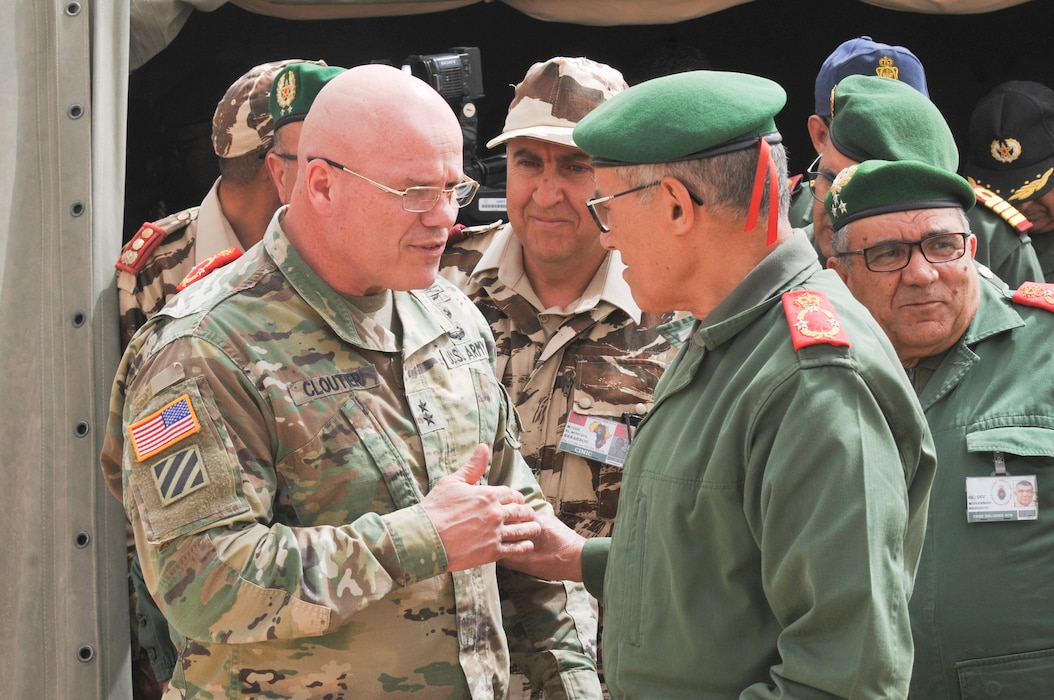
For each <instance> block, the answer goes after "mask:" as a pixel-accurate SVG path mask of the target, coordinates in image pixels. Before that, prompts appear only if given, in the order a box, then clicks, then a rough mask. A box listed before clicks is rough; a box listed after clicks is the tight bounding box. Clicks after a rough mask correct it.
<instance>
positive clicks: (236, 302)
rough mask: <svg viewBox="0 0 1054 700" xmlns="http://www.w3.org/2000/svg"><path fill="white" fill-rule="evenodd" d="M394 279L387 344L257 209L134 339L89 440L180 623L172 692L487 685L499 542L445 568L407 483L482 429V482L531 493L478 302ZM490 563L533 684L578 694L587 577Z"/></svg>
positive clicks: (584, 673) (344, 692) (414, 486)
mask: <svg viewBox="0 0 1054 700" xmlns="http://www.w3.org/2000/svg"><path fill="white" fill-rule="evenodd" d="M277 221H278V217H277V216H276V219H275V222H277ZM393 296H394V309H395V313H396V315H397V317H398V319H399V321H400V322H401V325H402V343H401V348H402V351H401V352H400V343H399V341H398V339H397V338H396V336H395V335H394V334H393V333H392V332H391V331H389V330H387V329H386V328H383V327H381V326H379V325H378V324H376V323H374V322H372V321H371V320H369V319H368V317H366V316H364V315H363V313H362V312H361V311H359V310H358V309H357V308H355V307H354V306H353V305H351V304H350V303H349V302H348V301H347V300H345V299H344V298H343V297H342V296H341V295H340V294H338V293H336V292H334V291H333V290H332V289H331V288H329V287H328V286H326V285H325V284H324V283H322V282H321V281H320V280H319V279H318V277H317V276H316V275H315V274H314V273H313V272H312V271H311V270H310V269H309V268H308V267H307V265H306V264H305V263H304V262H303V260H302V259H301V258H300V256H299V255H298V254H297V253H296V251H295V250H294V249H293V248H292V247H291V246H290V245H289V243H288V241H287V239H286V238H285V235H284V233H283V232H282V231H281V228H280V226H279V225H277V223H272V229H271V231H270V232H269V233H268V235H267V236H266V237H265V239H264V242H263V244H262V245H260V246H256V247H254V248H253V249H251V250H250V251H249V252H248V253H247V254H246V255H244V256H242V258H241V259H239V260H238V261H236V262H234V263H232V264H230V265H228V266H227V267H225V268H223V269H222V270H220V271H218V272H215V273H213V275H212V276H211V277H210V278H209V279H207V280H205V281H203V282H199V283H197V284H196V285H194V286H192V287H190V288H189V289H188V290H187V291H186V292H185V293H183V294H182V295H180V296H179V297H178V298H177V299H176V300H175V301H174V302H173V304H171V305H170V306H169V307H168V308H166V309H165V310H164V311H162V312H161V313H160V314H158V315H157V316H155V317H154V319H152V320H151V321H150V322H148V324H147V325H146V326H145V327H144V328H143V329H142V331H141V332H140V333H139V334H138V335H137V336H136V338H135V339H134V340H133V341H132V343H131V345H130V346H129V348H128V351H127V352H126V354H125V356H124V359H123V361H122V364H121V368H120V370H119V373H118V379H117V382H116V384H115V390H114V394H113V399H112V403H111V415H110V422H109V425H108V434H107V439H106V444H105V446H104V452H103V464H104V470H105V471H106V473H107V476H108V477H109V479H110V485H111V488H112V489H113V490H115V491H117V492H118V493H120V494H122V495H123V499H124V502H125V506H126V509H127V511H128V513H129V515H130V517H131V520H132V524H133V527H134V529H135V533H136V544H137V546H138V549H139V555H140V558H141V560H142V562H143V570H144V574H145V577H146V581H147V584H148V585H149V586H150V588H151V590H153V591H155V592H156V597H157V599H158V600H159V602H160V604H161V606H162V609H163V611H164V612H165V614H166V616H167V617H168V619H169V621H170V623H171V625H172V628H173V634H174V635H175V636H176V643H177V644H176V645H177V648H178V649H179V655H180V663H179V664H178V665H177V668H176V672H175V675H174V676H173V686H172V688H173V689H172V690H170V695H172V696H176V695H177V694H178V693H179V692H186V693H188V694H199V695H200V696H203V697H214V698H221V697H223V698H226V697H269V698H277V697H282V698H287V697H288V698H307V697H331V698H338V697H377V696H381V695H385V696H389V695H390V696H401V695H408V694H411V693H415V694H416V696H418V697H442V698H448V697H454V698H467V697H472V698H487V699H488V700H490V699H491V698H495V697H502V696H503V695H504V694H505V692H506V689H507V688H506V685H507V682H508V664H509V660H508V652H507V647H506V638H505V635H504V634H503V632H502V624H501V613H500V610H499V604H498V589H497V581H496V575H495V566H494V565H487V566H482V567H477V568H474V569H471V570H468V571H465V572H460V573H450V572H448V571H447V561H446V557H445V553H444V549H443V545H442V543H441V541H440V539H439V536H438V534H437V532H436V531H435V528H434V527H433V525H432V523H431V521H430V520H429V518H428V517H427V515H426V514H425V512H424V510H423V508H422V506H421V505H420V502H421V499H422V498H423V496H424V494H425V493H427V492H428V491H429V489H430V488H431V487H432V486H433V485H434V484H435V482H436V481H437V480H438V479H439V478H441V477H442V476H444V475H446V474H448V473H451V472H453V471H455V470H456V469H457V468H458V467H460V466H461V465H462V464H464V463H465V462H466V461H467V460H468V458H469V456H470V455H471V453H472V451H473V449H474V448H475V446H476V445H477V444H478V443H479V442H487V443H490V444H491V445H492V448H493V459H492V464H491V466H490V468H489V473H488V476H487V479H488V482H489V483H491V484H506V485H509V486H511V487H513V488H515V489H517V490H520V491H521V492H523V493H524V494H525V495H526V496H527V500H528V503H530V504H531V505H533V506H534V507H535V508H539V509H541V508H548V507H549V506H548V505H547V504H546V503H545V501H544V499H543V498H542V496H541V493H540V491H539V490H538V486H537V483H536V482H535V480H534V479H533V478H532V477H531V474H530V472H529V470H528V469H527V467H526V465H525V464H524V463H523V461H522V459H521V458H520V456H519V453H518V452H517V451H516V449H515V447H516V438H515V430H514V421H513V422H512V423H508V422H507V420H508V419H509V417H510V416H511V415H512V414H511V409H510V407H509V404H508V399H507V396H506V395H505V393H504V391H503V390H502V389H501V387H500V386H499V385H498V383H497V380H496V379H495V377H494V366H493V363H494V359H495V348H494V344H493V340H492V337H491V335H490V330H489V328H488V327H487V325H486V323H485V322H484V320H483V319H482V317H481V316H480V315H479V313H478V312H477V311H476V310H475V309H474V308H473V307H472V306H471V304H469V303H468V301H467V300H466V299H465V298H464V296H463V295H461V294H460V293H459V292H457V291H456V290H455V289H453V287H452V286H451V285H449V284H448V283H446V282H443V281H441V280H440V281H437V283H436V284H435V285H433V286H432V287H431V288H429V289H428V290H425V291H421V292H412V293H409V292H397V293H395V294H394V295H393ZM166 407H167V408H166ZM188 420H189V421H190V423H189V424H188V423H187V422H186V421H188ZM165 421H168V422H167V423H165ZM181 421H182V423H181ZM179 425H183V426H184V429H181V428H179V427H178V426H179ZM151 428H156V429H157V430H158V431H162V432H161V437H156V434H155V433H149V432H144V431H148V430H150V429H151ZM179 430H183V432H180V433H178V434H175V435H174V436H173V433H172V432H168V433H165V432H164V431H179ZM133 435H134V436H135V437H134V438H133V437H131V436H133ZM122 465H123V468H122ZM501 571H502V572H503V574H502V575H503V579H504V580H503V585H505V586H507V587H508V588H509V589H510V590H512V591H513V595H515V596H518V597H517V600H519V601H521V610H520V611H521V613H523V614H524V615H525V616H526V617H527V619H529V621H530V622H531V624H530V625H527V626H526V627H527V629H529V631H530V634H532V635H534V637H533V639H535V640H536V641H541V640H543V639H545V640H548V648H549V649H550V650H551V651H550V652H549V653H548V659H549V660H550V661H551V663H550V666H551V676H550V677H549V678H548V681H549V683H548V684H547V685H546V689H547V692H550V693H551V694H552V696H553V697H587V696H591V695H590V694H591V693H592V692H593V688H595V687H596V673H595V666H594V663H593V661H592V660H591V659H590V657H589V655H588V653H587V652H588V650H587V649H586V648H585V645H584V644H583V643H582V642H581V641H580V637H579V635H581V638H583V639H585V638H589V636H590V634H595V629H593V630H591V629H590V625H591V624H592V623H591V620H590V616H589V615H588V614H587V615H582V616H580V615H578V614H577V611H579V610H584V611H588V601H587V600H586V599H585V597H584V593H581V589H580V588H578V589H571V591H570V593H569V592H568V589H567V588H565V586H564V585H563V584H553V583H546V582H541V581H538V580H537V579H531V578H529V577H525V576H519V575H514V574H512V573H511V572H507V571H506V570H504V569H502V570H501ZM528 602H530V604H528Z"/></svg>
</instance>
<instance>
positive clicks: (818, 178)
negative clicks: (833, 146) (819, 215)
mask: <svg viewBox="0 0 1054 700" xmlns="http://www.w3.org/2000/svg"><path fill="white" fill-rule="evenodd" d="M821 155H823V154H821ZM818 167H820V156H816V160H814V161H813V162H812V163H811V164H810V165H809V169H808V170H806V171H805V174H806V175H808V176H809V194H811V195H812V198H813V199H815V200H816V201H817V202H819V203H820V204H823V198H824V197H826V196H827V192H828V190H830V189H831V185H832V184H833V183H834V176H833V175H829V174H827V173H825V172H821V171H819V170H817V168H818Z"/></svg>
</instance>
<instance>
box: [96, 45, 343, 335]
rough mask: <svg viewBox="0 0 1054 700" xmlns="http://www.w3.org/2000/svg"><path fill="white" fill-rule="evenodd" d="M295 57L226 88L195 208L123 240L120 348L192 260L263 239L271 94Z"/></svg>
mask: <svg viewBox="0 0 1054 700" xmlns="http://www.w3.org/2000/svg"><path fill="white" fill-rule="evenodd" d="M300 62H302V61H301V59H289V60H284V61H276V62H272V63H264V64H261V65H259V66H256V67H254V68H252V69H251V70H249V71H248V72H247V73H245V74H244V75H242V76H241V77H240V78H238V80H236V81H235V82H234V83H233V84H232V85H231V86H230V88H228V89H227V92H226V94H225V95H224V96H223V98H222V99H221V100H220V101H219V103H218V104H217V105H216V112H215V114H214V115H213V118H212V146H213V150H214V151H215V152H216V156H217V157H218V159H219V168H220V177H219V178H217V179H216V182H215V183H213V185H212V189H210V190H209V192H208V194H206V195H205V198H204V199H203V200H202V202H201V205H200V206H197V207H191V208H190V209H186V210H184V211H181V212H177V213H175V214H172V215H170V216H167V217H165V218H163V219H161V220H159V221H155V222H153V223H147V224H143V226H142V227H141V228H140V229H139V231H138V232H137V233H136V234H135V235H134V236H132V239H131V240H130V241H128V243H127V244H125V246H124V249H123V250H122V251H121V255H120V257H119V258H118V260H117V262H116V263H115V265H114V267H116V268H117V299H118V304H119V308H120V327H121V344H122V346H123V345H126V344H127V343H128V341H129V340H131V339H132V335H133V334H134V333H135V331H136V329H138V328H139V327H140V326H141V325H143V324H144V323H145V322H146V320H147V319H148V318H150V317H151V316H153V315H154V314H155V313H157V312H158V311H160V310H161V307H163V306H164V305H165V303H166V302H167V301H168V300H169V298H170V297H172V296H173V295H174V294H175V293H176V291H177V289H176V287H177V286H178V285H179V283H180V282H182V281H183V279H184V278H185V277H186V276H187V274H188V273H189V272H190V271H191V269H192V268H194V266H195V265H198V264H200V263H202V262H203V261H205V260H207V259H208V258H210V257H212V256H214V255H216V254H218V253H221V252H223V251H225V250H228V249H231V248H235V249H238V250H246V249H248V248H249V247H251V246H252V245H254V244H255V243H256V242H257V241H259V240H260V238H262V237H263V234H264V230H265V229H266V227H267V222H268V221H270V219H271V216H272V215H273V214H274V212H275V210H276V209H278V207H279V206H280V205H281V201H280V200H279V197H278V192H277V191H276V189H275V186H274V184H273V183H272V182H271V179H270V175H269V173H268V171H267V168H265V167H263V166H264V156H265V155H266V154H267V152H268V151H269V150H270V149H271V143H272V141H273V139H274V121H273V120H272V119H271V113H270V110H269V108H268V96H269V93H270V89H271V82H272V81H273V79H274V77H275V74H276V73H277V72H278V71H279V69H281V68H282V67H283V66H286V65H290V64H294V63H300ZM316 63H321V62H316ZM323 65H324V64H323Z"/></svg>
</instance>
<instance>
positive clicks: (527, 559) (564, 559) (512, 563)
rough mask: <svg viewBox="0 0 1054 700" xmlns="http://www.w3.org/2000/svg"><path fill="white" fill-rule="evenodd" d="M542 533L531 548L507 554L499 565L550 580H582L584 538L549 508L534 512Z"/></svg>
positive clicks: (535, 538) (536, 537)
mask: <svg viewBox="0 0 1054 700" xmlns="http://www.w3.org/2000/svg"><path fill="white" fill-rule="evenodd" d="M535 519H536V520H537V521H538V523H539V524H540V526H541V532H540V533H539V534H538V535H537V536H535V537H534V548H533V549H529V550H527V551H526V552H522V553H517V554H514V555H510V556H508V557H507V558H504V559H502V560H501V561H500V562H498V563H499V564H501V565H502V566H504V567H505V568H507V569H513V570H515V571H522V572H523V573H525V574H530V575H531V576H535V577H537V578H543V579H548V580H550V581H581V580H582V547H583V545H584V544H585V541H586V540H585V538H584V537H582V535H579V534H578V533H577V532H575V531H574V530H572V529H571V528H569V527H568V526H567V525H565V524H564V522H563V521H562V520H560V518H558V517H556V514H554V513H553V512H552V511H550V510H548V509H546V510H545V511H544V512H541V513H537V514H535Z"/></svg>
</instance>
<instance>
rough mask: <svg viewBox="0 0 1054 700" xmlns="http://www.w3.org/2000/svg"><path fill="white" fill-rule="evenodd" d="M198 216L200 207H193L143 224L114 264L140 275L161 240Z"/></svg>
mask: <svg viewBox="0 0 1054 700" xmlns="http://www.w3.org/2000/svg"><path fill="white" fill-rule="evenodd" d="M196 218H198V207H191V208H190V209H184V210H183V211H181V212H179V213H177V214H172V215H171V216H166V217H165V218H163V219H159V220H158V221H155V222H154V223H149V222H148V223H145V224H143V225H142V226H141V227H139V230H138V231H136V234H135V235H134V236H132V240H130V241H128V243H126V244H125V246H124V248H122V249H121V256H120V257H119V258H117V262H115V263H114V264H113V266H114V267H116V268H117V269H118V270H124V271H125V272H130V273H132V274H133V275H138V274H139V272H140V271H141V270H142V269H143V266H144V265H146V263H147V261H148V260H150V254H151V253H153V252H154V249H155V248H157V247H158V246H159V245H160V244H161V241H163V240H165V238H166V237H167V236H168V235H169V234H171V233H175V232H176V231H179V230H180V229H182V228H186V226H187V225H188V224H190V222H191V221H193V220H194V219H196Z"/></svg>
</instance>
